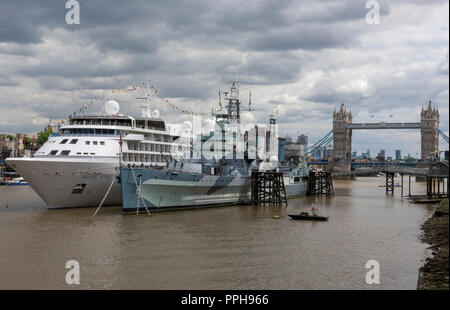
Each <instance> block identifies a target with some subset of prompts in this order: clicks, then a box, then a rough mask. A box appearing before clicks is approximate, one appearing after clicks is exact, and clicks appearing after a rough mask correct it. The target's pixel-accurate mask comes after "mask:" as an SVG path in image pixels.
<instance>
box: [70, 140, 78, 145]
mask: <svg viewBox="0 0 450 310" xmlns="http://www.w3.org/2000/svg"><path fill="white" fill-rule="evenodd" d="M77 142H78V139H72V140H71V141H70V144H76V143H77Z"/></svg>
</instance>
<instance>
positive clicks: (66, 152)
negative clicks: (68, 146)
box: [61, 150, 70, 156]
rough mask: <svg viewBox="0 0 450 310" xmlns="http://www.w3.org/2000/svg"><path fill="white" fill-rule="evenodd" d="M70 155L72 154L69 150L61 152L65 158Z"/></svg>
mask: <svg viewBox="0 0 450 310" xmlns="http://www.w3.org/2000/svg"><path fill="white" fill-rule="evenodd" d="M69 154H70V151H67V150H64V151H61V155H63V156H67V155H69Z"/></svg>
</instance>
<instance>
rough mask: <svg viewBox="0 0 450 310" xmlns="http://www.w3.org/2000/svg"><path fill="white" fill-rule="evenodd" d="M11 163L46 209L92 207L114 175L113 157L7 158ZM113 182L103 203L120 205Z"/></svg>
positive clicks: (117, 191) (117, 187) (116, 165)
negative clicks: (79, 158)
mask: <svg viewBox="0 0 450 310" xmlns="http://www.w3.org/2000/svg"><path fill="white" fill-rule="evenodd" d="M6 161H7V163H8V165H11V166H12V167H13V168H14V169H15V170H16V171H17V172H18V173H19V174H20V175H21V176H22V177H23V178H24V179H25V180H26V181H27V182H28V184H29V185H30V186H31V187H32V188H33V190H34V191H35V192H36V193H37V194H38V195H39V196H40V197H41V198H42V200H44V202H45V203H46V204H47V206H48V207H49V208H50V209H57V208H80V207H96V206H98V205H99V204H100V202H101V201H102V199H103V197H104V196H105V193H106V191H107V189H108V187H109V186H110V184H111V182H112V181H113V179H114V178H115V177H116V176H117V172H118V171H117V169H118V166H119V165H118V162H117V158H95V159H94V158H93V159H84V160H83V161H79V160H76V159H74V158H66V159H62V158H60V159H49V158H8V159H7V160H6ZM120 204H121V188H120V185H119V184H118V183H117V182H115V184H114V185H113V186H112V188H111V191H110V193H109V195H108V196H107V198H106V200H105V202H104V205H105V206H109V205H120Z"/></svg>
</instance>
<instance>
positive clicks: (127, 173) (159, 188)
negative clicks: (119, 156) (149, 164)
mask: <svg viewBox="0 0 450 310" xmlns="http://www.w3.org/2000/svg"><path fill="white" fill-rule="evenodd" d="M120 174H121V176H120V180H121V186H122V207H123V212H124V213H130V212H135V211H136V209H137V208H139V209H145V206H146V207H147V208H148V209H149V210H150V211H157V210H180V209H192V208H202V207H211V206H223V205H233V204H242V203H249V202H250V177H249V176H239V177H234V176H215V175H195V174H190V173H180V174H173V172H171V171H167V170H154V169H136V168H122V169H121V173H120ZM137 184H138V186H136V185H137ZM139 184H140V186H139ZM138 188H139V189H138ZM137 192H139V196H140V197H141V198H143V199H144V202H145V206H144V203H143V202H142V200H141V201H139V204H138V199H137V197H138V194H137Z"/></svg>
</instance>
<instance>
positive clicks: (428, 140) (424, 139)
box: [420, 100, 439, 161]
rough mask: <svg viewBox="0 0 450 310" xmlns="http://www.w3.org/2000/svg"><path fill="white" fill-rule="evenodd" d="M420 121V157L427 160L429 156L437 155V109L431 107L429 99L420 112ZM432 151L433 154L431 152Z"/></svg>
mask: <svg viewBox="0 0 450 310" xmlns="http://www.w3.org/2000/svg"><path fill="white" fill-rule="evenodd" d="M420 123H421V129H420V133H421V158H422V160H424V161H425V160H429V159H431V158H430V157H439V154H438V153H437V152H438V151H439V133H438V132H437V130H436V129H439V110H438V109H437V108H436V107H433V105H432V103H431V100H430V101H429V103H428V107H427V109H426V110H424V108H423V106H422V111H421V113H420ZM431 153H433V154H431Z"/></svg>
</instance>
